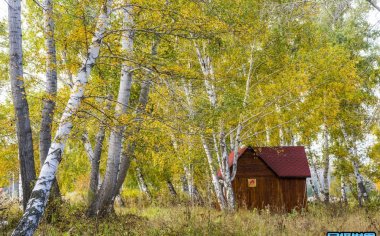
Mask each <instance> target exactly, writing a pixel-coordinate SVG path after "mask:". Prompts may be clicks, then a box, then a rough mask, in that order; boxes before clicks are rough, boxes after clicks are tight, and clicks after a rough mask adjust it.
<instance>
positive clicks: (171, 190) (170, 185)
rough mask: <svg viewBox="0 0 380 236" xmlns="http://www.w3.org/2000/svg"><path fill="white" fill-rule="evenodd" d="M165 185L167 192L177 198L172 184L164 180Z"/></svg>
mask: <svg viewBox="0 0 380 236" xmlns="http://www.w3.org/2000/svg"><path fill="white" fill-rule="evenodd" d="M166 185H167V186H168V189H169V192H170V194H171V195H172V196H173V197H177V192H176V191H175V188H174V186H173V183H172V182H171V181H170V179H167V180H166Z"/></svg>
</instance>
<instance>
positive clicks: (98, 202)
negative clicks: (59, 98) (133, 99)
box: [88, 6, 134, 216]
mask: <svg viewBox="0 0 380 236" xmlns="http://www.w3.org/2000/svg"><path fill="white" fill-rule="evenodd" d="M132 28H133V17H132V7H131V6H128V7H125V8H124V18H123V35H122V42H121V43H122V50H123V52H124V53H126V54H127V55H128V56H132V55H133V40H134V30H133V29H132ZM132 69H133V68H132V66H131V65H129V64H128V63H126V62H124V63H123V65H122V69H121V79H120V85H119V93H118V98H117V104H116V107H115V117H116V118H118V117H120V116H121V115H123V114H126V112H127V108H128V105H129V98H130V94H131V86H132ZM124 130H125V125H117V126H116V127H115V128H114V129H113V130H112V131H111V135H110V141H109V147H108V158H107V168H106V173H105V176H104V180H103V183H102V185H101V187H100V189H99V192H98V195H97V196H96V199H95V202H94V203H93V204H92V206H91V207H90V209H89V212H88V214H89V215H90V216H94V215H95V214H100V215H105V214H107V212H108V211H109V208H110V205H111V204H112V203H113V201H114V197H115V196H114V192H115V189H116V182H117V176H118V172H119V166H120V156H121V153H122V140H123V133H124ZM111 207H113V206H111Z"/></svg>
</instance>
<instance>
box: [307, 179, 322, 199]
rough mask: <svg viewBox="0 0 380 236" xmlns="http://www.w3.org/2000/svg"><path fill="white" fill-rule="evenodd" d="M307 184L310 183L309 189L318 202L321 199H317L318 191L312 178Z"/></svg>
mask: <svg viewBox="0 0 380 236" xmlns="http://www.w3.org/2000/svg"><path fill="white" fill-rule="evenodd" d="M309 183H310V186H311V189H312V190H313V194H314V197H315V199H317V200H318V201H321V198H320V197H319V194H318V191H317V189H316V187H315V185H314V182H313V179H312V178H309Z"/></svg>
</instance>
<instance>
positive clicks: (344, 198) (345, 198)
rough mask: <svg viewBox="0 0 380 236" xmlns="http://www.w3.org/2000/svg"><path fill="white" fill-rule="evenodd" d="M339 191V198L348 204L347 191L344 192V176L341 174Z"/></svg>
mask: <svg viewBox="0 0 380 236" xmlns="http://www.w3.org/2000/svg"><path fill="white" fill-rule="evenodd" d="M340 192H341V194H342V198H341V201H342V202H343V203H344V204H345V205H347V204H348V201H347V193H346V183H345V182H344V178H343V176H341V177H340Z"/></svg>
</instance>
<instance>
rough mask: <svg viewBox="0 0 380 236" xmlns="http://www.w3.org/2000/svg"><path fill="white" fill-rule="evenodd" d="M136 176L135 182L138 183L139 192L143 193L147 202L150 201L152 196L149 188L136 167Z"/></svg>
mask: <svg viewBox="0 0 380 236" xmlns="http://www.w3.org/2000/svg"><path fill="white" fill-rule="evenodd" d="M136 176H137V181H138V183H139V186H140V190H141V192H143V193H144V194H145V195H146V197H147V198H148V200H149V201H152V194H151V193H150V191H149V188H148V186H147V185H146V183H145V179H144V176H143V174H142V172H141V169H140V167H136Z"/></svg>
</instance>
